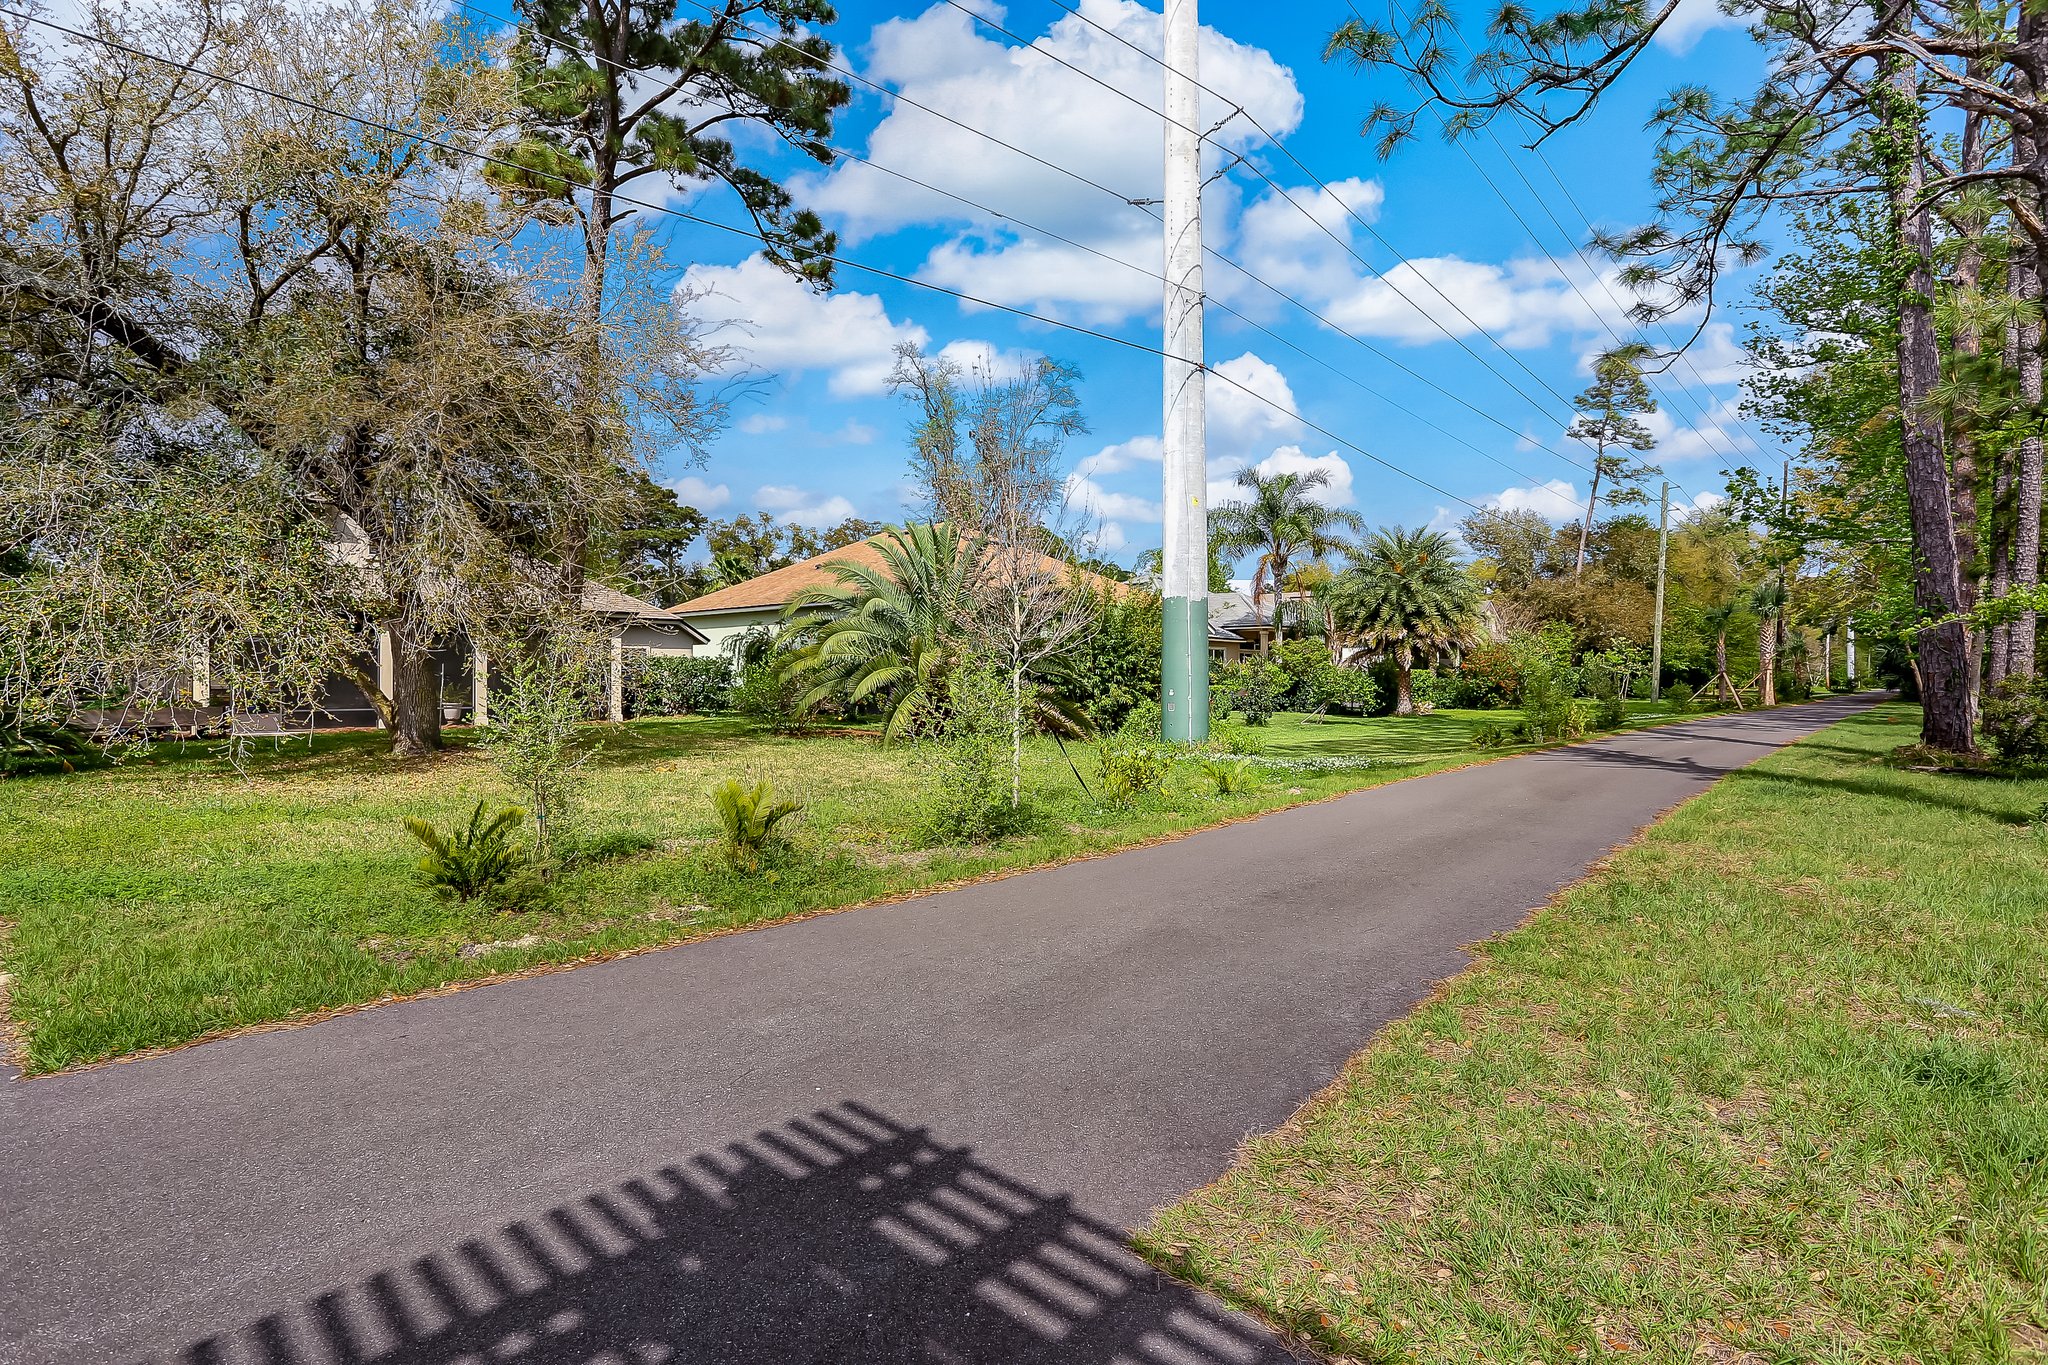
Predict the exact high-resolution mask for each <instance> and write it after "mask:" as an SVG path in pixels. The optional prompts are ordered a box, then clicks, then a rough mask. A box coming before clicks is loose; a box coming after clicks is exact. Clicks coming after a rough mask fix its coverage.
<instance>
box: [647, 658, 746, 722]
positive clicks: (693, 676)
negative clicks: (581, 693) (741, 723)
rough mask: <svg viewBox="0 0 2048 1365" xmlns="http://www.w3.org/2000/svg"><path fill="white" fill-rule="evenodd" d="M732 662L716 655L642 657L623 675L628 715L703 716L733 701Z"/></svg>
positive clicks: (721, 708) (723, 707) (719, 709)
mask: <svg viewBox="0 0 2048 1365" xmlns="http://www.w3.org/2000/svg"><path fill="white" fill-rule="evenodd" d="M732 689H733V676H732V665H731V664H730V663H728V662H727V661H726V660H724V659H722V658H719V657H718V656H716V655H710V656H701V657H683V658H657V657H648V656H641V657H639V658H637V659H636V660H635V661H634V664H633V667H632V668H631V670H630V671H629V672H628V673H627V675H626V714H627V715H628V716H702V715H709V714H710V713H712V712H714V711H723V710H724V709H725V708H726V707H727V705H729V704H730V703H731V701H732Z"/></svg>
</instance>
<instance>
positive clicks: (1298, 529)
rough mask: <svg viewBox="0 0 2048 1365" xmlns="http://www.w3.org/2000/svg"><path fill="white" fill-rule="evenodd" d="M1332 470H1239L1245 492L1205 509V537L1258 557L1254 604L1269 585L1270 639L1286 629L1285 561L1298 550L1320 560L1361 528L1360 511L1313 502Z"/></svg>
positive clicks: (1278, 638)
mask: <svg viewBox="0 0 2048 1365" xmlns="http://www.w3.org/2000/svg"><path fill="white" fill-rule="evenodd" d="M1329 483H1330V474H1329V471H1328V470H1325V469H1314V470H1310V471H1309V472H1308V473H1306V474H1291V473H1288V474H1261V473H1259V471H1258V470H1256V469H1241V470H1239V471H1238V474H1237V486H1238V487H1239V488H1242V489H1244V490H1245V492H1246V493H1247V494H1248V496H1247V497H1245V498H1244V499H1242V500H1240V501H1236V502H1226V503H1224V504H1222V505H1221V506H1219V507H1218V508H1217V509H1216V510H1215V511H1214V512H1212V513H1210V514H1209V539H1210V540H1211V542H1213V543H1214V545H1215V546H1216V548H1217V549H1218V550H1220V551H1222V552H1223V553H1224V554H1226V555H1241V554H1250V553H1252V552H1254V551H1256V552H1257V553H1258V556H1259V567H1258V572H1257V575H1256V576H1255V577H1254V578H1253V580H1252V600H1253V602H1254V603H1256V602H1257V601H1258V600H1259V599H1260V598H1261V597H1263V596H1264V595H1265V589H1266V587H1267V586H1268V585H1269V584H1270V585H1271V587H1272V589H1273V596H1274V600H1273V643H1274V644H1276V645H1277V644H1279V643H1280V641H1281V639H1282V637H1283V635H1284V634H1285V623H1284V622H1283V620H1282V619H1281V618H1282V606H1283V598H1282V596H1281V585H1282V584H1283V583H1285V582H1286V581H1287V572H1288V566H1289V565H1291V564H1292V563H1293V562H1294V561H1295V559H1297V558H1298V557H1300V556H1302V555H1308V556H1310V557H1312V558H1315V559H1321V558H1322V557H1323V556H1324V555H1327V554H1329V553H1330V552H1331V551H1333V550H1336V549H1339V548H1341V547H1342V545H1343V543H1344V542H1343V535H1344V533H1345V532H1347V531H1348V532H1352V533H1354V534H1355V533H1357V532H1359V531H1362V530H1364V529H1365V523H1364V522H1363V521H1361V520H1359V516H1358V513H1356V512H1352V511H1347V510H1346V509H1344V508H1341V507H1330V506H1326V505H1325V504H1323V503H1320V502H1318V501H1316V499H1315V496H1314V495H1315V492H1316V490H1317V489H1319V488H1326V487H1328V486H1329Z"/></svg>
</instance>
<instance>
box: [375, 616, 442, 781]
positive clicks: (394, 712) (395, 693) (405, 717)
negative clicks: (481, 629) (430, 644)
mask: <svg viewBox="0 0 2048 1365" xmlns="http://www.w3.org/2000/svg"><path fill="white" fill-rule="evenodd" d="M383 625H384V628H385V629H386V630H388V631H390V632H391V675H392V677H391V717H390V725H391V752H392V754H393V756H395V757H398V758H419V757H421V756H423V755H426V754H431V753H433V752H434V751H436V750H437V749H439V748H440V747H441V688H440V677H439V675H438V674H437V673H436V672H435V669H434V655H433V652H432V651H431V650H429V649H427V648H426V647H425V646H423V645H418V644H415V643H413V642H412V641H411V640H410V639H409V638H408V637H407V634H406V627H405V624H404V623H403V622H400V621H386V622H384V623H383Z"/></svg>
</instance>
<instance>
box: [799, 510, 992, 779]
mask: <svg viewBox="0 0 2048 1365" xmlns="http://www.w3.org/2000/svg"><path fill="white" fill-rule="evenodd" d="M873 543H874V546H875V549H876V550H877V551H878V552H879V553H880V555H881V563H879V564H869V563H861V562H858V561H856V562H851V563H839V564H833V565H830V566H829V567H830V569H831V571H832V575H833V577H834V578H835V579H837V580H838V582H837V583H835V584H833V585H832V586H829V587H822V588H812V589H807V590H806V591H804V592H802V593H799V594H798V595H797V597H796V599H795V600H794V601H793V602H791V603H790V605H789V607H788V609H787V612H786V615H787V617H788V622H789V626H788V628H789V631H790V634H791V638H792V639H794V640H796V641H798V642H800V643H799V644H798V645H797V647H796V648H794V649H792V650H790V651H789V652H788V653H787V654H785V655H784V657H783V664H782V667H783V668H784V670H785V671H786V672H787V674H788V675H789V676H791V677H794V678H796V679H798V680H799V681H800V682H802V683H803V684H804V692H803V695H802V697H801V698H800V702H801V704H802V705H805V706H815V705H817V704H818V703H820V702H822V701H826V700H828V699H831V698H835V697H836V698H838V699H840V700H842V701H845V702H846V703H848V704H849V705H859V704H861V703H863V702H868V701H874V702H877V703H879V704H880V705H881V707H882V709H883V713H884V723H883V727H882V736H883V738H884V740H891V739H894V738H896V737H897V736H898V735H900V734H902V733H903V731H904V730H905V729H907V728H909V727H910V726H911V725H913V724H915V723H917V722H918V721H919V719H920V718H923V717H927V716H929V715H930V713H931V712H932V710H933V709H934V708H935V707H937V706H938V705H939V703H940V702H941V701H942V699H943V698H944V697H945V694H946V676H947V674H948V672H949V671H950V670H951V668H952V666H953V662H954V660H955V658H956V656H957V649H956V641H955V638H954V637H955V622H956V621H957V620H958V618H959V608H960V604H961V602H962V601H963V600H964V598H965V595H966V589H967V575H968V574H969V573H970V572H971V571H972V568H973V565H974V562H975V559H976V557H977V550H976V547H975V546H973V545H970V544H968V543H967V542H966V541H965V539H964V538H963V537H962V536H961V535H960V533H959V532H957V531H956V530H954V529H953V528H952V527H951V526H948V525H944V524H931V523H918V524H915V525H911V526H904V527H897V528H892V529H891V530H890V531H889V532H888V533H887V534H885V535H883V536H880V537H878V538H877V539H876V540H875V541H874V542H873Z"/></svg>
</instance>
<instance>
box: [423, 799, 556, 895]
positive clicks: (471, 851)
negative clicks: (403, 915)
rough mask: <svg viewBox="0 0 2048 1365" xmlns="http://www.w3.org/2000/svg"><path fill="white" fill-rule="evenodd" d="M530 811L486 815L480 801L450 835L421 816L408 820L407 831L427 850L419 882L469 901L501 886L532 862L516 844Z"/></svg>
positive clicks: (515, 809)
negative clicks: (529, 861) (465, 823)
mask: <svg viewBox="0 0 2048 1365" xmlns="http://www.w3.org/2000/svg"><path fill="white" fill-rule="evenodd" d="M525 819H526V812H525V811H523V810H521V809H519V807H517V806H507V807H505V808H504V809H503V810H500V811H498V812H496V813H495V814H491V815H486V814H485V812H484V803H483V802H481V801H479V802H477V803H476V809H475V810H473V811H471V812H470V813H469V824H468V825H467V826H466V827H461V828H457V829H454V830H451V831H450V832H449V833H447V834H443V833H441V831H439V830H437V829H435V828H434V827H433V826H432V825H430V824H428V823H427V822H426V821H425V820H422V819H420V818H419V817H418V816H414V815H408V816H407V817H406V818H405V828H406V832H407V833H409V834H411V835H412V837H413V838H415V839H417V840H419V841H420V842H421V843H423V844H425V845H426V846H427V856H426V857H424V858H421V859H420V867H419V879H420V883H421V885H423V886H426V887H429V888H431V889H432V890H433V891H434V893H435V894H436V895H439V896H440V897H441V898H442V899H444V900H464V901H471V900H475V899H476V898H477V897H479V896H482V895H485V894H487V893H488V892H490V891H491V890H493V889H494V888H496V887H499V886H502V885H503V884H504V883H506V882H507V881H510V880H511V879H512V877H513V876H514V875H515V874H517V873H518V872H519V871H520V870H521V869H523V868H524V867H525V866H526V865H527V862H528V856H527V851H526V849H525V848H524V847H523V846H522V845H519V844H516V843H514V842H513V841H512V835H513V832H514V831H516V830H517V829H518V828H519V825H520V822H521V821H523V820H525Z"/></svg>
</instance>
